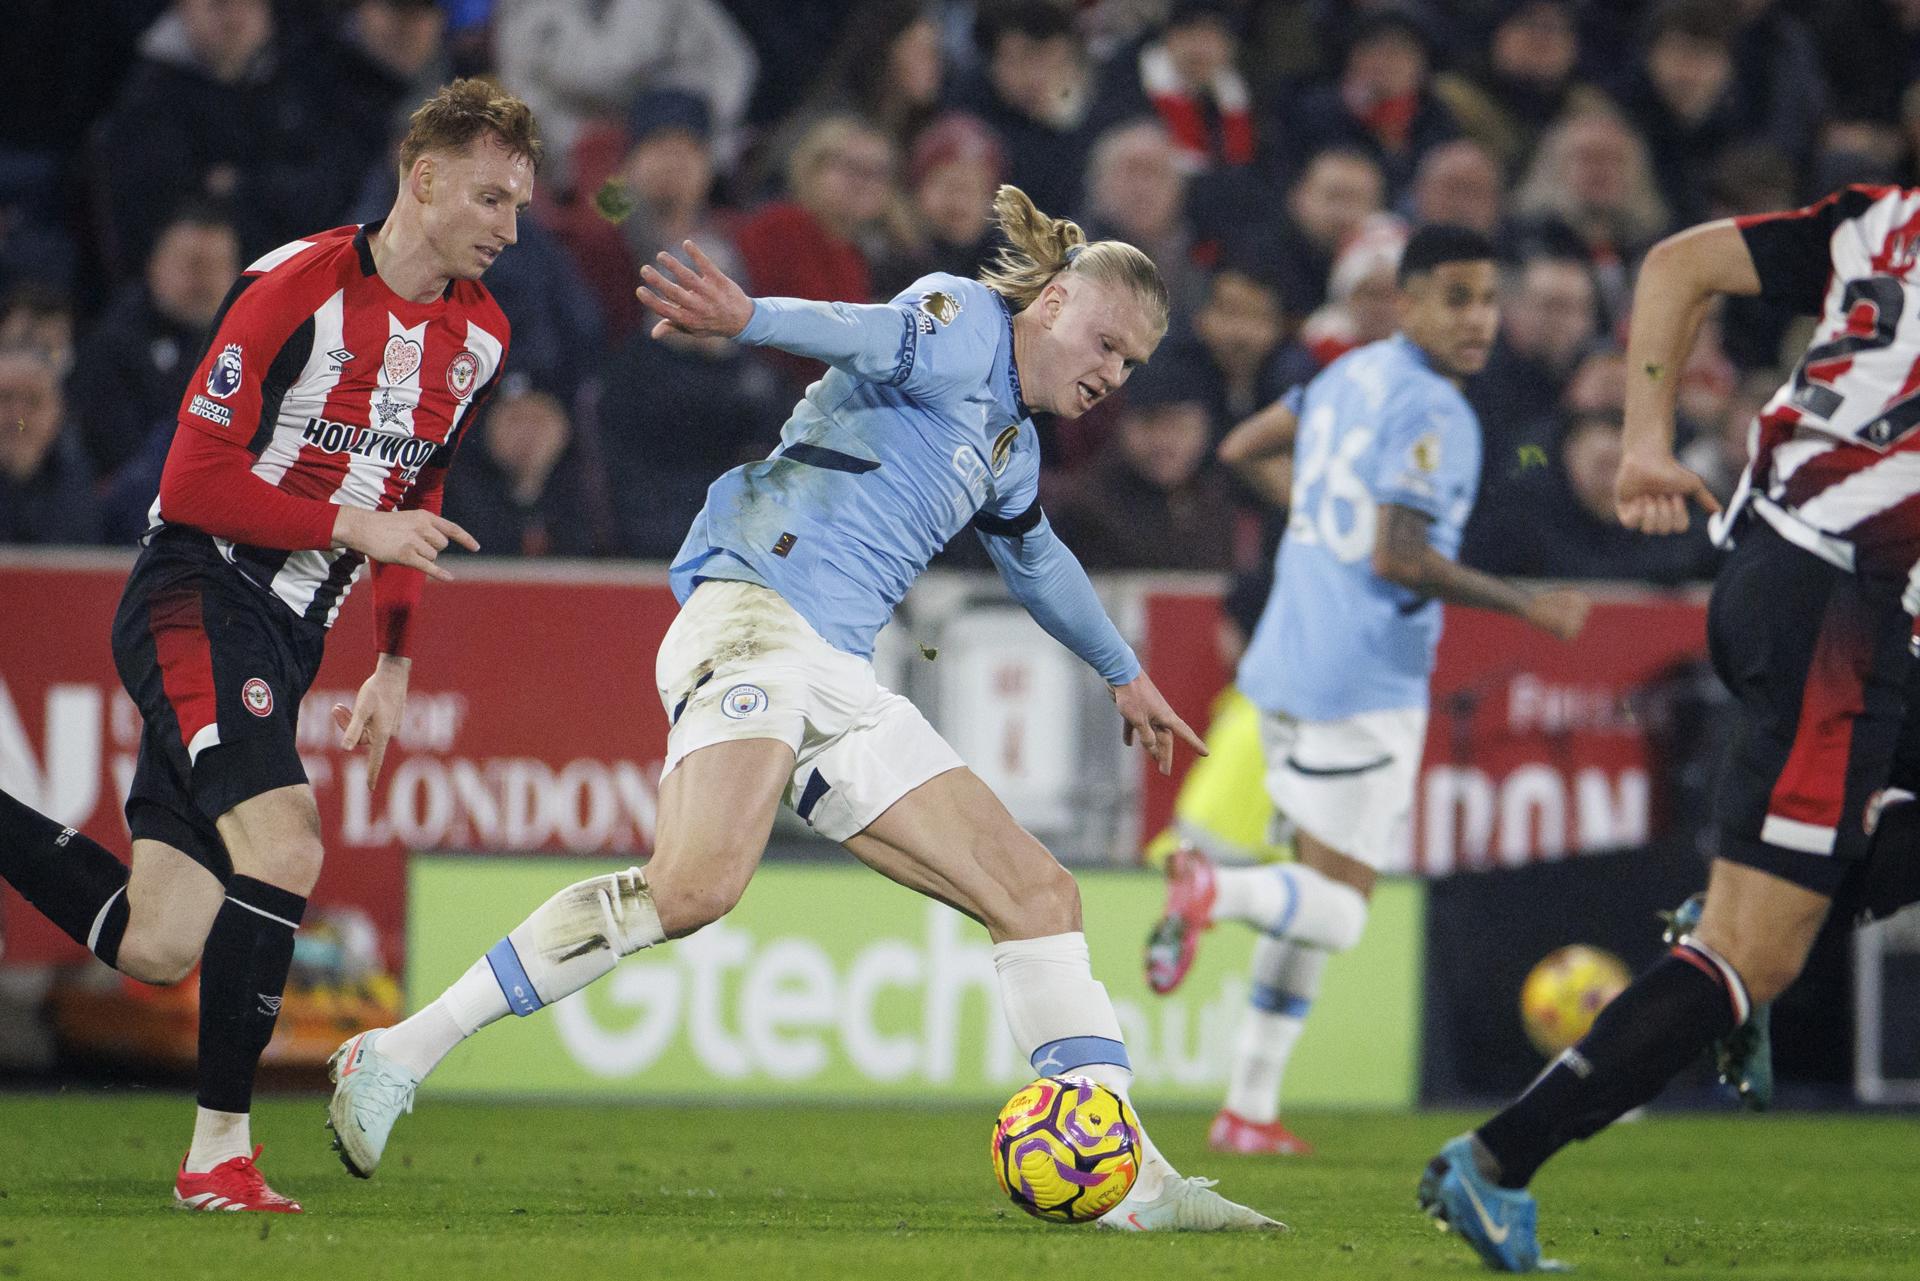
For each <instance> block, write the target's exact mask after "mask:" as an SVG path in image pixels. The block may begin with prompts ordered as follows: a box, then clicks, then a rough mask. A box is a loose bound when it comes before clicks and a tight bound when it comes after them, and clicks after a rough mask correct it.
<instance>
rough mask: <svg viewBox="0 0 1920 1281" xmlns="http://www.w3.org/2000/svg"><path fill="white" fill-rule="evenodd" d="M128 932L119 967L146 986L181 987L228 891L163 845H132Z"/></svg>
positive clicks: (145, 842) (182, 854) (194, 861)
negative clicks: (176, 984)
mask: <svg viewBox="0 0 1920 1281" xmlns="http://www.w3.org/2000/svg"><path fill="white" fill-rule="evenodd" d="M126 894H127V929H126V933H125V934H123V935H122V936H121V939H120V951H119V954H118V956H117V958H116V968H118V969H119V970H121V971H122V972H123V973H126V974H131V975H132V976H133V977H134V978H137V979H140V980H142V981H143V982H147V983H177V982H179V981H180V980H181V979H183V978H185V977H186V975H187V973H188V971H190V970H192V969H193V966H194V962H196V961H197V960H199V959H200V951H201V949H202V948H203V947H204V946H205V945H206V941H207V931H208V930H209V929H211V928H212V927H213V918H214V916H215V915H216V914H217V913H218V912H219V911H220V904H221V901H222V900H223V899H224V898H225V896H226V891H225V888H224V887H223V886H222V885H221V884H220V880H219V878H218V877H216V876H215V875H214V874H213V873H212V872H211V871H210V870H208V868H207V867H206V865H205V864H203V863H201V862H200V861H199V860H197V859H195V858H193V857H192V856H191V855H189V854H187V853H186V852H185V851H183V850H178V849H175V848H174V847H173V846H171V845H168V844H167V843H166V842H164V841H156V840H150V839H142V840H136V841H135V842H134V843H133V870H132V873H131V875H129V876H128V878H127V889H126Z"/></svg>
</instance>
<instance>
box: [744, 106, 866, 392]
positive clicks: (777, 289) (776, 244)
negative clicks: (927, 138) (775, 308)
mask: <svg viewBox="0 0 1920 1281" xmlns="http://www.w3.org/2000/svg"><path fill="white" fill-rule="evenodd" d="M893 161H894V157H893V146H892V144H891V143H889V142H888V141H887V138H886V135H885V134H883V133H881V132H880V131H879V130H878V129H876V128H874V127H873V126H872V125H869V124H866V123H865V122H863V121H861V120H860V119H859V118H858V117H855V116H827V117H825V118H824V119H821V120H819V121H816V122H815V123H814V125H813V126H812V127H811V128H810V129H808V130H807V132H806V133H805V135H803V136H802V137H801V139H800V141H799V143H798V145H796V146H795V147H794V149H793V156H792V158H791V159H790V160H789V161H788V162H787V186H788V190H789V191H790V192H791V193H792V199H791V200H783V201H776V202H773V203H771V204H767V205H762V206H761V207H760V208H759V209H758V210H756V211H755V212H754V213H753V214H752V215H751V216H749V217H748V218H746V219H745V220H744V221H743V222H741V224H740V228H739V230H738V232H737V233H736V234H735V236H734V243H735V244H737V245H738V246H739V248H740V258H741V261H742V262H743V263H744V264H745V267H746V274H747V278H746V280H744V281H742V282H741V283H742V284H743V285H745V287H746V288H747V289H748V290H749V291H750V292H752V293H754V294H760V295H769V296H773V297H780V298H813V299H817V300H819V301H821V302H867V301H869V300H870V299H871V298H872V297H873V279H872V275H871V271H870V268H869V266H868V263H867V256H866V253H865V251H864V250H863V249H862V248H861V246H860V243H859V242H860V240H861V239H862V238H863V237H866V236H868V235H869V234H871V233H872V232H874V231H875V229H876V228H877V227H878V226H879V224H880V220H881V219H882V218H883V217H884V216H885V215H886V213H887V211H888V208H889V206H890V203H891V201H892V200H893V195H894V188H893ZM759 355H760V357H761V358H762V359H764V360H766V361H768V363H769V364H771V365H772V366H773V367H774V368H775V369H777V370H779V371H781V374H782V376H783V377H784V378H786V380H787V381H788V382H789V383H791V384H794V390H795V394H796V395H797V394H798V393H799V391H800V390H803V389H804V388H805V386H806V384H807V383H809V382H812V381H813V380H814V379H815V378H818V377H819V376H820V374H821V373H822V372H823V371H824V368H825V367H824V366H823V365H821V364H820V363H819V362H818V361H811V360H802V359H800V358H799V357H797V356H791V355H788V354H787V353H786V352H782V351H774V350H772V349H765V350H763V351H761V352H760V353H759Z"/></svg>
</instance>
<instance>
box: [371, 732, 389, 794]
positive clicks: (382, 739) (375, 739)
mask: <svg viewBox="0 0 1920 1281" xmlns="http://www.w3.org/2000/svg"><path fill="white" fill-rule="evenodd" d="M386 759H387V735H386V732H385V731H384V730H382V731H376V732H375V733H372V734H369V735H368V736H367V790H368V791H372V790H373V785H374V783H375V782H377V781H378V780H379V778H380V765H381V763H382V762H383V761H385V760H386Z"/></svg>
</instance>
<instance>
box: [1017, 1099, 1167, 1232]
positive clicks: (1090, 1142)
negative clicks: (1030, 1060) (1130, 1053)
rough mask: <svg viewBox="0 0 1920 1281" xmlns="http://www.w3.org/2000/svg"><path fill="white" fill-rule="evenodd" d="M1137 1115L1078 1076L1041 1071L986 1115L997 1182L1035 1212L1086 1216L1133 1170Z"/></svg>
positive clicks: (1079, 1219) (1129, 1182)
mask: <svg viewBox="0 0 1920 1281" xmlns="http://www.w3.org/2000/svg"><path fill="white" fill-rule="evenodd" d="M1140 1157H1141V1141H1140V1122H1139V1120H1138V1118H1136V1117H1135V1116H1134V1114H1133V1109H1132V1108H1130V1107H1128V1106H1127V1104H1126V1101H1125V1100H1124V1099H1122V1098H1121V1097H1120V1096H1119V1095H1117V1094H1115V1093H1114V1092H1113V1091H1112V1090H1109V1089H1108V1088H1107V1087H1106V1086H1104V1085H1098V1084H1096V1083H1094V1082H1092V1081H1089V1080H1087V1079H1086V1078H1085V1077H1079V1076H1045V1077H1041V1078H1040V1079H1039V1080H1038V1081H1035V1082H1034V1083H1033V1084H1031V1085H1029V1086H1026V1087H1025V1088H1024V1089H1022V1090H1021V1091H1020V1092H1019V1093H1018V1094H1016V1095H1014V1096H1013V1097H1012V1098H1011V1099H1009V1100H1007V1106H1005V1107H1003V1108H1001V1109H1000V1117H999V1119H998V1120H996V1121H995V1122H994V1123H993V1174H994V1177H995V1178H997V1179H999V1180H1000V1190H1001V1191H1002V1192H1005V1193H1006V1194H1007V1196H1008V1197H1010V1198H1011V1199H1012V1201H1013V1203H1014V1204H1015V1205H1017V1206H1019V1207H1020V1208H1021V1209H1022V1210H1025V1211H1026V1212H1027V1213H1028V1214H1031V1215H1033V1216H1034V1217H1035V1218H1037V1219H1047V1220H1050V1221H1052V1222H1054V1223H1087V1222H1091V1221H1092V1220H1094V1219H1097V1218H1099V1217H1100V1216H1101V1215H1103V1214H1105V1213H1106V1212H1107V1211H1109V1210H1111V1209H1113V1207H1114V1206H1116V1205H1119V1204H1120V1202H1121V1201H1122V1200H1124V1199H1125V1198H1126V1195H1127V1193H1128V1192H1129V1191H1131V1190H1132V1188H1133V1181H1134V1179H1135V1178H1136V1177H1137V1176H1138V1175H1139V1173H1140Z"/></svg>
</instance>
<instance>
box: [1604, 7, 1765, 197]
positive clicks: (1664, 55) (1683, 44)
mask: <svg viewBox="0 0 1920 1281" xmlns="http://www.w3.org/2000/svg"><path fill="white" fill-rule="evenodd" d="M1738 17H1739V9H1738V6H1737V0H1661V3H1660V4H1658V5H1657V6H1656V7H1655V9H1654V10H1653V13H1652V15H1651V16H1650V18H1649V19H1648V23H1647V36H1646V43H1645V47H1644V50H1643V52H1642V55H1641V58H1640V60H1639V62H1638V64H1637V65H1636V66H1635V67H1634V69H1633V71H1632V72H1631V73H1629V75H1628V77H1627V80H1626V82H1625V83H1624V84H1623V86H1622V87H1621V90H1620V95H1619V96H1620V103H1621V106H1622V107H1623V108H1624V109H1625V111H1626V114H1627V118H1628V119H1629V120H1630V121H1631V122H1632V123H1633V124H1634V126H1635V127H1636V128H1638V129H1639V131H1640V136H1641V137H1642V138H1644V139H1645V140H1646V144H1647V150H1648V154H1649V156H1650V158H1651V160H1652V163H1653V172H1654V177H1655V179H1656V180H1657V181H1658V182H1659V184H1660V194H1661V196H1662V197H1663V198H1664V199H1665V201H1666V204H1667V212H1668V215H1669V216H1670V217H1671V218H1672V220H1673V225H1675V226H1692V225H1693V224H1694V223H1697V222H1700V221H1702V220H1704V219H1705V218H1706V215H1707V175H1708V174H1709V173H1711V172H1712V170H1713V164H1714V161H1715V159H1716V158H1717V157H1718V156H1719V154H1720V153H1721V152H1722V151H1723V150H1725V149H1726V148H1727V147H1729V146H1731V145H1733V144H1734V143H1735V142H1737V141H1739V140H1740V139H1741V138H1742V137H1744V136H1746V135H1747V133H1748V132H1749V130H1750V127H1751V125H1750V115H1749V107H1748V105H1747V104H1745V103H1743V102H1742V101H1741V100H1740V95H1739V94H1738V92H1737V91H1736V86H1735V82H1734V67H1733V50H1734V29H1735V23H1736V22H1737V21H1738Z"/></svg>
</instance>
